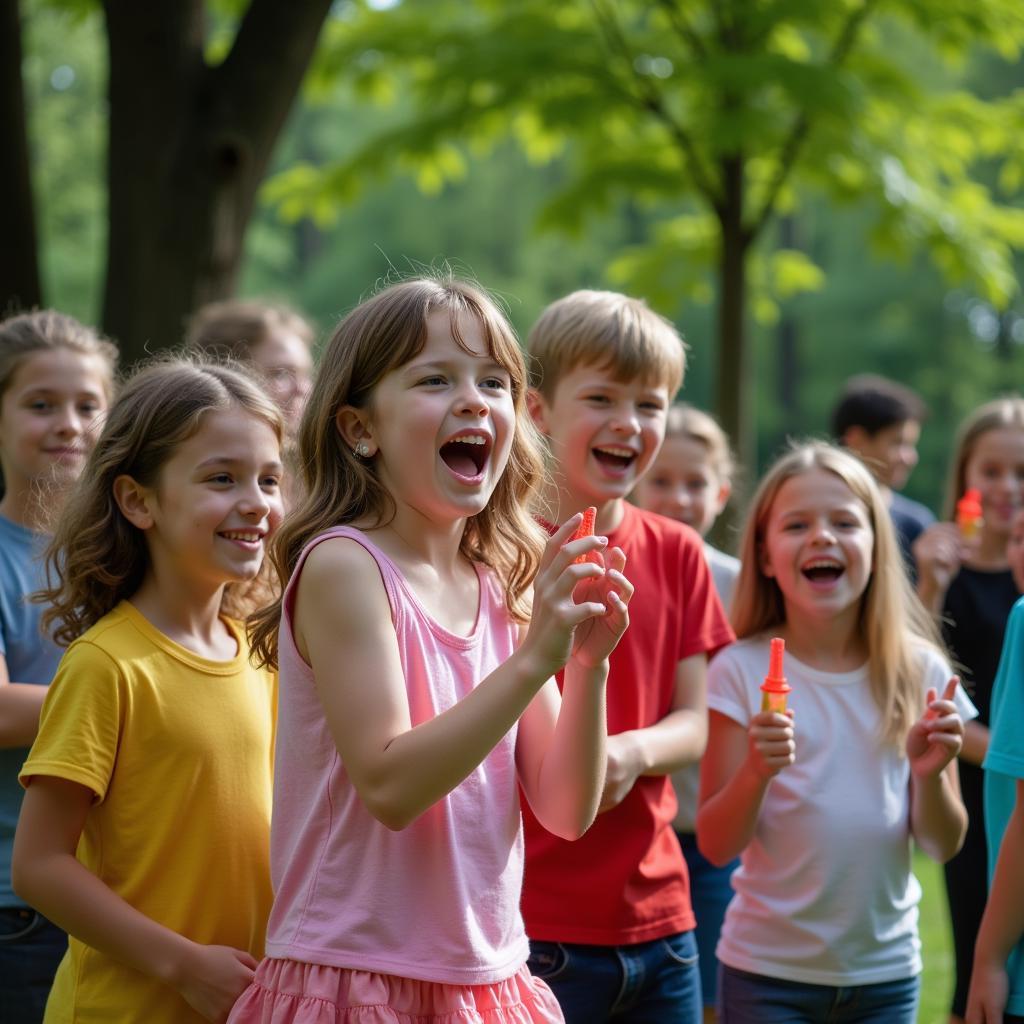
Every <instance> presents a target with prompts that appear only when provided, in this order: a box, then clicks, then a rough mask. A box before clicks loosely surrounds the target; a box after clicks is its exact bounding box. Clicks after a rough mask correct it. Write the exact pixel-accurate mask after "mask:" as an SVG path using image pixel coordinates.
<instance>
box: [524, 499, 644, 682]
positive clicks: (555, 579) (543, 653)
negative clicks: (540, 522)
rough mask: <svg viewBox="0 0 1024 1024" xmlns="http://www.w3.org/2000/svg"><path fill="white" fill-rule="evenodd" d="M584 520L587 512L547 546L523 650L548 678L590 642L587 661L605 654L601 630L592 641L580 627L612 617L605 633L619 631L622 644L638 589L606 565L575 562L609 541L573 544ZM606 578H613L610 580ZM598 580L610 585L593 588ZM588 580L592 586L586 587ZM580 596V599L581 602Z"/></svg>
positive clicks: (566, 524)
mask: <svg viewBox="0 0 1024 1024" xmlns="http://www.w3.org/2000/svg"><path fill="white" fill-rule="evenodd" d="M582 519H583V516H582V513H577V514H576V515H574V516H572V517H571V518H570V519H568V520H567V521H566V522H564V523H563V524H562V525H561V526H560V527H559V528H558V530H557V531H556V532H555V534H554V535H553V536H552V537H551V539H550V540H549V541H548V543H547V545H546V546H545V548H544V555H543V557H542V558H541V562H540V570H539V571H538V573H537V578H536V580H534V584H533V614H532V616H531V617H530V626H529V629H528V630H527V633H526V637H525V639H524V640H523V646H522V649H523V650H524V652H525V651H528V652H529V653H530V656H531V657H532V658H534V659H536V662H537V668H538V671H539V672H540V674H542V675H544V676H545V677H548V676H551V675H553V674H554V673H555V672H557V671H558V670H559V669H560V668H562V666H563V665H564V664H565V663H566V662H567V661H568V660H569V657H570V655H572V654H573V652H574V649H578V648H579V646H580V644H581V643H583V644H585V650H584V651H583V654H582V657H583V658H584V659H585V658H587V657H588V656H589V657H593V656H594V653H595V652H599V651H600V650H601V644H600V642H599V640H600V638H601V633H600V632H595V634H594V636H595V639H593V640H591V639H590V633H591V631H589V630H588V631H586V633H585V635H583V636H581V637H579V638H577V636H576V632H577V629H578V627H579V626H581V625H582V624H583V623H586V622H588V621H592V620H594V619H595V618H597V617H604V616H609V618H610V623H609V625H608V626H605V628H604V632H605V633H606V634H608V633H614V635H615V640H618V636H619V634H621V632H622V630H623V629H625V624H624V623H625V621H627V616H626V600H628V599H629V595H631V594H632V589H633V588H632V587H631V586H630V584H629V583H628V581H626V579H625V577H624V576H622V574H621V571H619V572H618V573H617V574H613V575H610V576H609V574H608V573H607V572H606V570H605V567H604V565H603V564H601V565H598V564H595V563H594V562H577V561H576V559H577V558H579V556H581V555H585V554H588V553H590V552H597V551H600V550H601V549H602V548H603V547H605V545H607V543H608V539H607V538H606V537H594V536H591V537H582V538H580V539H579V540H572V539H571V538H572V536H573V534H574V533H575V531H576V528H577V527H578V526H579V525H580V523H581V522H582ZM620 555H621V552H620ZM622 561H623V562H624V559H622ZM619 564H621V563H619ZM606 576H609V578H608V580H607V581H605V577H606ZM597 580H601V581H605V582H604V583H603V585H594V581H597ZM584 581H586V584H587V585H586V586H581V584H583V583H584ZM577 588H579V590H578V591H577ZM620 591H621V592H623V593H625V594H626V598H625V600H623V598H622V597H621V596H620V593H619V592H620ZM574 595H575V596H574ZM575 597H579V598H581V600H579V601H577V600H576V599H575ZM616 630H617V632H616ZM614 646H615V642H614V641H612V642H611V643H610V646H608V650H611V648H612V647H614ZM577 656H579V653H578V654H577ZM605 657H607V653H605V654H603V655H601V657H600V658H597V659H596V660H597V661H601V660H603V658H605ZM595 663H596V662H595Z"/></svg>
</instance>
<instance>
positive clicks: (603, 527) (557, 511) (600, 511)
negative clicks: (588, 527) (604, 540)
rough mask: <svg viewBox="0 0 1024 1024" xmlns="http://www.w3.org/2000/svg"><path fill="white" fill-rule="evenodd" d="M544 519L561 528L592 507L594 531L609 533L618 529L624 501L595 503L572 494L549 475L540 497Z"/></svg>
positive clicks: (559, 480)
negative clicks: (593, 507)
mask: <svg viewBox="0 0 1024 1024" xmlns="http://www.w3.org/2000/svg"><path fill="white" fill-rule="evenodd" d="M542 501H543V508H544V515H545V518H547V519H549V520H550V521H551V522H552V523H554V524H555V525H556V526H561V524H562V523H564V522H565V521H566V519H568V518H569V517H570V516H574V515H576V513H577V512H582V511H583V510H584V509H585V508H589V507H590V506H591V505H594V506H595V507H596V508H597V520H596V521H595V523H594V531H595V532H596V533H600V534H607V533H611V532H612V531H613V530H616V529H618V527H619V525H620V524H621V523H622V517H623V516H624V515H625V508H624V506H625V499H624V498H610V499H609V500H608V501H605V502H595V501H594V500H593V499H592V498H589V497H587V496H581V495H578V494H574V493H573V492H572V491H570V490H569V488H567V487H566V486H564V480H562V479H561V478H556V477H555V476H554V474H552V475H551V477H550V478H549V480H548V482H547V484H546V485H545V488H544V492H543V495H542Z"/></svg>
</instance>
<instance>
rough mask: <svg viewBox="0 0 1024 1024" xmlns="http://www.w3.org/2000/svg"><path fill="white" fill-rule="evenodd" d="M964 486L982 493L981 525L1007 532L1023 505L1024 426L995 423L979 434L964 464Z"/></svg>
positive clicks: (999, 531)
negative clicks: (995, 426)
mask: <svg viewBox="0 0 1024 1024" xmlns="http://www.w3.org/2000/svg"><path fill="white" fill-rule="evenodd" d="M964 486H965V489H966V488H967V487H973V488H975V489H977V490H978V491H979V493H980V494H981V513H982V517H983V521H984V527H983V529H984V530H986V531H988V532H992V533H994V534H997V535H1000V536H1002V537H1006V536H1008V535H1009V532H1010V526H1011V524H1012V523H1013V519H1014V516H1015V515H1016V514H1017V512H1018V511H1019V510H1020V508H1021V507H1022V505H1024V430H1021V429H1020V428H1019V427H1010V426H1008V427H997V428H995V429H994V430H986V431H985V432H984V433H983V434H981V435H979V437H978V439H977V441H975V443H974V448H973V449H972V450H971V454H970V456H969V457H968V459H967V462H966V464H965V465H964Z"/></svg>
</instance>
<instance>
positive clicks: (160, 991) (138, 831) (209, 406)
mask: <svg viewBox="0 0 1024 1024" xmlns="http://www.w3.org/2000/svg"><path fill="white" fill-rule="evenodd" d="M282 429H283V428H282V424H281V417H280V413H279V412H278V410H277V407H276V406H275V405H274V404H273V402H271V401H270V399H269V398H266V397H265V396H264V395H263V394H262V392H261V391H260V390H259V386H258V384H257V383H256V382H255V381H254V380H252V379H250V378H249V377H248V376H247V375H245V374H242V373H240V372H239V371H237V370H232V369H228V368H226V367H220V366H202V365H193V364H191V363H183V362H168V363H165V364H157V365H154V366H151V367H149V368H147V369H144V370H141V371H140V372H139V373H138V374H136V375H135V376H134V377H133V378H132V380H131V381H129V383H128V384H127V385H126V386H125V388H124V390H123V392H122V394H121V395H120V397H119V398H118V400H117V402H116V403H115V404H114V406H113V408H112V409H111V410H110V413H109V415H108V417H107V421H106V426H105V427H104V429H103V432H102V434H101V435H100V438H99V440H98V442H97V444H96V448H95V449H94V451H93V453H92V455H91V456H90V459H89V461H88V463H87V465H86V467H85V471H84V474H83V477H82V480H81V482H80V484H79V486H78V487H77V488H76V489H75V491H74V492H73V494H72V495H71V497H70V499H69V501H68V504H67V507H66V509H65V512H64V514H63V516H62V518H61V521H60V524H59V526H58V528H57V530H56V533H55V536H54V540H53V544H52V545H51V547H50V559H49V563H48V568H49V570H50V572H51V574H52V575H51V579H54V580H55V584H54V586H53V587H52V589H50V590H47V591H44V592H43V595H42V596H43V597H44V598H45V599H46V600H47V601H49V602H50V603H51V607H49V608H48V609H47V611H46V612H45V613H44V615H43V624H44V626H55V627H56V629H55V637H56V639H57V641H58V643H64V644H70V646H69V647H68V650H67V653H66V654H65V655H64V658H63V660H62V661H61V664H60V667H59V669H58V670H57V675H56V677H55V678H54V681H53V684H52V685H51V687H50V691H49V693H48V695H47V698H46V702H45V703H44V705H43V712H42V719H41V722H40V726H39V735H38V737H37V739H36V741H35V744H34V745H33V747H32V751H31V753H30V755H29V758H28V761H27V762H26V763H25V765H24V767H23V768H22V770H21V781H22V783H23V784H24V785H25V787H26V790H27V792H26V793H25V799H24V803H23V806H22V812H21V818H20V821H19V823H18V832H17V836H16V839H15V846H14V865H13V874H14V885H15V889H16V890H17V892H18V893H19V895H21V896H22V897H23V898H24V899H25V900H26V901H27V902H28V903H30V904H31V905H32V906H36V907H38V908H39V909H40V910H41V911H42V912H43V913H44V914H46V915H47V916H48V917H50V918H51V919H52V920H54V921H55V922H56V923H57V924H59V925H60V926H61V927H62V928H64V929H65V930H66V931H67V932H68V933H69V934H70V936H71V940H70V944H69V949H68V953H67V955H66V956H65V957H64V960H63V961H62V962H61V965H60V968H59V969H58V971H57V976H56V978H55V980H54V984H53V991H52V992H51V994H50V999H49V1002H48V1003H47V1007H46V1021H47V1024H59V1022H60V1024H63V1022H70V1021H84V1020H95V1021H117V1022H118V1024H165V1022H166V1024H171V1022H174V1024H185V1022H190V1021H196V1022H198V1021H201V1020H214V1021H222V1020H223V1019H224V1017H225V1016H226V1014H227V1011H228V1009H229V1008H230V1006H231V1005H232V1003H233V1002H234V1001H235V999H236V998H237V996H238V994H239V993H240V992H241V991H242V990H243V989H244V988H245V986H246V985H247V984H248V983H249V981H250V979H251V978H252V973H253V968H254V967H255V966H256V961H255V959H254V958H255V957H257V956H259V955H260V954H261V953H262V952H263V935H264V928H265V925H266V918H267V913H268V912H269V909H270V896H271V893H270V872H269V865H268V862H267V861H268V839H269V828H270V799H271V771H272V759H273V743H274V701H275V697H276V693H275V691H276V685H275V679H274V677H273V675H272V674H271V673H270V672H267V671H265V670H258V669H255V668H253V667H252V666H251V665H250V663H249V645H248V642H247V640H246V636H245V633H244V631H243V629H242V626H241V624H240V623H238V622H234V621H231V620H228V619H226V618H224V617H223V616H222V614H221V602H222V599H223V597H224V592H225V589H226V588H228V587H230V586H233V585H235V584H239V583H244V582H245V581H247V580H250V579H251V578H253V577H254V576H255V575H256V573H257V572H258V570H259V568H260V563H261V562H262V560H263V553H264V544H265V543H266V540H267V537H268V535H269V534H270V533H271V532H272V531H273V529H274V528H275V527H276V525H277V523H278V521H279V520H280V517H281V499H280V495H279V482H280V474H281V463H280V441H281V435H282ZM76 851H77V856H76Z"/></svg>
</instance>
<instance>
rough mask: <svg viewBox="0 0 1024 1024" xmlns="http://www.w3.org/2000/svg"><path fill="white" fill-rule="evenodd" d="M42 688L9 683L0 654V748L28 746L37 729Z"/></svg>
mask: <svg viewBox="0 0 1024 1024" xmlns="http://www.w3.org/2000/svg"><path fill="white" fill-rule="evenodd" d="M45 697H46V687H45V686H36V685H35V683H12V682H11V678H10V676H9V675H8V673H7V659H6V658H5V657H4V656H3V655H2V654H0V750H2V749H5V748H10V747H30V746H31V745H32V741H33V740H34V739H35V738H36V733H37V732H38V731H39V712H40V710H41V709H42V707H43V699H44V698H45Z"/></svg>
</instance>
